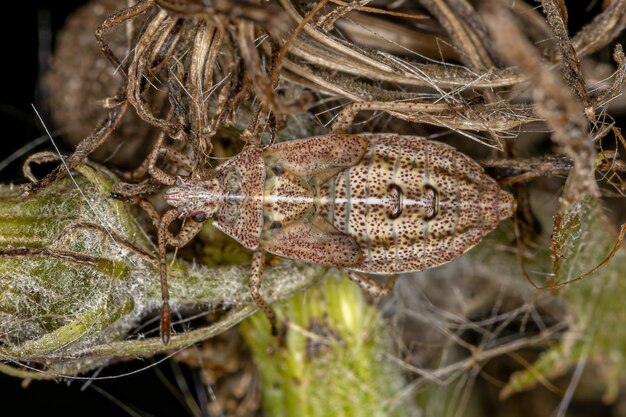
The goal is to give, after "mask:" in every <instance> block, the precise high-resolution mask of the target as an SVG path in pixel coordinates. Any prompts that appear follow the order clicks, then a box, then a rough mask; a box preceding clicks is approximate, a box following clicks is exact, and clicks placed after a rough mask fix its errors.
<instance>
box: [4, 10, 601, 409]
mask: <svg viewBox="0 0 626 417" xmlns="http://www.w3.org/2000/svg"><path fill="white" fill-rule="evenodd" d="M84 3H85V1H82V0H81V1H75V0H63V1H52V0H49V1H30V0H22V1H18V2H11V6H10V8H11V9H10V10H9V9H5V10H3V15H4V22H3V23H2V24H1V25H0V31H1V32H0V36H2V50H1V53H2V61H1V62H2V64H1V65H0V71H2V73H1V78H0V79H2V80H3V82H2V84H1V85H0V91H1V93H0V127H1V128H2V135H3V138H2V147H1V148H0V160H4V159H5V158H6V157H8V156H9V155H11V154H13V153H14V152H15V151H17V150H18V149H20V148H21V147H22V146H23V145H25V144H26V143H28V142H30V141H32V140H34V139H36V138H38V137H40V136H42V135H44V134H45V132H44V130H43V128H42V126H41V124H40V122H39V121H38V119H37V117H36V116H35V113H34V111H33V109H32V107H31V105H32V104H34V105H35V106H36V107H37V108H38V109H40V110H41V113H42V114H41V115H42V117H43V118H44V121H45V122H46V123H47V124H48V125H49V123H50V122H49V117H48V115H47V113H46V112H45V104H44V103H43V102H42V96H41V92H40V89H39V88H38V85H37V80H38V77H39V75H40V74H41V73H42V72H43V71H45V69H46V58H47V57H48V56H49V54H50V53H51V51H52V48H53V44H54V33H55V32H56V31H57V30H58V29H59V28H60V27H61V26H62V25H63V22H64V20H65V18H66V16H67V14H68V13H70V12H71V11H72V10H74V9H75V8H76V7H78V6H79V5H81V4H84ZM568 3H570V4H574V3H578V2H568ZM581 3H584V4H578V5H577V6H574V7H573V8H570V13H571V15H570V27H571V28H572V29H573V28H577V27H580V26H581V24H582V23H584V22H585V21H586V19H587V18H588V16H590V15H591V16H593V15H594V14H595V13H591V14H590V13H589V11H586V10H585V6H586V5H587V4H588V3H589V2H581ZM598 3H600V2H598ZM536 4H537V3H534V5H536ZM595 11H597V6H596V7H595V8H594V12H595ZM8 21H10V22H11V23H13V24H12V25H10V24H9V22H8ZM77 53H79V51H77ZM49 127H50V126H49ZM59 143H60V144H61V146H62V149H64V150H65V151H66V152H67V151H69V150H70V149H68V148H67V147H65V148H63V145H62V142H61V141H59ZM51 148H52V147H51V146H50V144H49V143H47V144H42V145H41V146H39V147H38V148H36V150H42V149H51ZM31 152H32V151H31ZM23 160H24V157H21V158H18V159H16V161H15V162H13V163H12V164H10V165H9V166H8V167H7V168H5V169H4V170H3V171H1V172H0V180H1V181H3V182H7V181H13V180H17V181H20V179H21V178H22V176H21V171H20V170H21V163H22V162H23ZM149 364H150V362H146V361H144V362H139V361H135V362H131V363H125V364H118V365H114V366H112V367H109V368H106V369H105V370H103V371H102V372H101V373H100V374H99V376H100V377H102V376H105V375H123V374H127V373H129V372H132V371H134V370H137V369H141V368H143V367H146V366H147V365H149ZM158 369H159V371H158V372H163V373H164V374H165V378H167V379H168V380H169V381H174V379H175V378H174V377H173V376H172V375H173V374H172V370H171V366H170V365H169V364H168V363H167V362H165V363H164V364H161V365H160V366H159V368H158ZM185 374H186V375H187V377H189V372H188V371H186V372H185ZM21 382H22V381H21V380H19V379H17V378H12V377H7V376H4V375H2V374H0V398H1V399H2V401H1V402H2V405H1V407H2V412H1V413H2V414H3V415H15V414H19V415H23V416H35V415H43V414H46V415H63V416H66V417H70V416H85V415H87V416H91V417H98V416H108V417H111V416H118V415H119V416H128V415H142V416H146V415H154V416H165V415H168V416H169V415H176V416H186V415H190V413H189V412H188V411H187V410H186V409H185V408H184V407H183V406H181V405H180V403H179V401H178V400H177V399H176V398H175V396H174V394H173V393H172V392H171V391H170V390H168V388H167V387H166V385H165V384H164V383H163V381H162V380H161V379H160V378H159V377H158V375H157V372H156V371H155V370H154V369H148V370H143V371H141V372H138V373H136V374H134V375H130V376H123V377H120V378H115V379H98V380H95V381H93V382H91V384H90V385H89V386H87V387H86V388H85V389H84V390H82V388H83V387H84V384H85V381H80V380H73V381H56V382H55V381H43V382H40V381H32V382H31V384H30V385H29V386H28V387H27V388H22V387H21ZM189 382H192V381H189ZM94 387H96V388H94ZM101 390H104V391H105V392H107V393H108V394H110V395H111V396H112V397H114V398H115V400H111V399H109V398H107V397H106V396H105V395H103V394H102V393H101ZM176 390H177V389H174V391H176ZM116 402H119V403H120V404H123V405H124V407H128V408H129V409H132V410H133V411H131V412H129V411H128V410H123V409H122V407H120V406H119V405H118V404H116ZM11 409H14V410H15V411H9V410H11ZM133 412H135V413H137V414H133Z"/></svg>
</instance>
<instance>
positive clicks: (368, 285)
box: [346, 271, 398, 297]
mask: <svg viewBox="0 0 626 417" xmlns="http://www.w3.org/2000/svg"><path fill="white" fill-rule="evenodd" d="M346 273H347V274H348V278H350V280H351V281H353V282H355V283H356V284H357V285H358V286H359V287H361V288H362V289H363V290H364V291H365V292H366V293H368V294H369V295H371V296H372V297H385V296H387V295H389V293H390V292H391V290H393V286H394V285H395V283H396V279H397V278H398V275H391V276H390V277H389V278H387V282H386V283H385V285H380V284H379V283H377V282H376V281H374V280H373V279H371V278H368V277H367V276H365V275H363V274H360V273H358V272H354V271H346Z"/></svg>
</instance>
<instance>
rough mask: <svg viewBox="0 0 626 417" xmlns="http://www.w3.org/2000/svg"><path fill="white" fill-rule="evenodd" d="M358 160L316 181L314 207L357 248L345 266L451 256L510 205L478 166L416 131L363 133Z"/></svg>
mask: <svg viewBox="0 0 626 417" xmlns="http://www.w3.org/2000/svg"><path fill="white" fill-rule="evenodd" d="M362 136H365V137H367V138H368V139H369V140H370V144H369V147H368V151H367V152H366V154H365V156H364V157H363V159H362V160H361V161H360V163H358V164H356V165H354V166H352V167H350V168H347V169H346V170H344V171H342V172H340V173H339V174H337V175H336V176H334V177H333V178H331V179H330V180H329V181H328V182H327V183H326V184H324V185H323V186H322V187H321V189H320V199H319V202H320V203H319V206H318V212H319V213H320V214H321V215H322V216H323V217H324V218H326V219H327V221H328V222H329V223H330V224H332V225H333V226H334V227H335V228H336V229H337V230H338V231H340V232H342V233H345V234H347V235H349V236H352V237H353V238H354V239H355V240H356V241H357V243H358V244H359V246H360V247H361V250H362V252H363V256H362V258H361V261H360V263H358V264H357V265H354V266H351V267H350V268H349V269H351V270H355V271H360V272H367V273H374V274H389V273H400V272H409V271H419V270H422V269H426V268H430V267H433V266H437V265H441V264H443V263H446V262H449V261H451V260H452V259H454V258H455V257H457V256H459V255H462V254H463V253H464V252H466V251H467V250H468V249H470V248H471V247H473V246H475V245H476V244H477V243H478V242H480V240H481V239H482V237H483V236H484V235H485V234H487V233H489V232H490V231H491V230H493V229H494V228H495V227H496V226H497V224H498V223H499V222H500V221H501V220H503V219H505V218H507V217H509V216H510V215H511V214H512V213H513V211H514V208H515V203H514V200H513V197H512V196H511V195H510V194H509V193H507V192H505V191H503V190H501V189H500V187H499V186H498V184H497V183H496V182H495V181H494V180H493V179H492V178H491V177H489V176H488V175H487V174H486V173H485V172H484V170H483V169H482V167H480V165H478V163H476V162H475V161H473V160H472V159H470V158H469V157H467V156H465V155H463V154H462V153H460V152H458V151H456V150H455V149H454V148H452V147H451V146H448V145H445V144H442V143H438V142H432V141H427V140H425V139H423V138H419V137H415V136H398V135H393V134H382V135H381V134H376V135H374V134H373V135H362Z"/></svg>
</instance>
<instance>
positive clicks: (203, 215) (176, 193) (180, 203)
mask: <svg viewBox="0 0 626 417" xmlns="http://www.w3.org/2000/svg"><path fill="white" fill-rule="evenodd" d="M163 198H165V201H167V204H169V205H171V206H174V207H176V208H177V209H178V213H179V214H178V218H180V219H183V218H190V219H192V220H194V221H196V222H203V221H205V220H206V219H208V218H210V217H212V216H213V214H215V212H216V211H217V209H218V208H219V207H220V205H221V204H222V201H223V195H222V193H221V192H220V184H219V182H218V180H217V179H215V178H212V179H208V180H196V179H193V178H189V177H178V178H176V186H175V187H172V188H170V189H169V190H167V191H166V192H165V194H164V195H163Z"/></svg>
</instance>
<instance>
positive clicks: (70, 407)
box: [0, 0, 193, 417]
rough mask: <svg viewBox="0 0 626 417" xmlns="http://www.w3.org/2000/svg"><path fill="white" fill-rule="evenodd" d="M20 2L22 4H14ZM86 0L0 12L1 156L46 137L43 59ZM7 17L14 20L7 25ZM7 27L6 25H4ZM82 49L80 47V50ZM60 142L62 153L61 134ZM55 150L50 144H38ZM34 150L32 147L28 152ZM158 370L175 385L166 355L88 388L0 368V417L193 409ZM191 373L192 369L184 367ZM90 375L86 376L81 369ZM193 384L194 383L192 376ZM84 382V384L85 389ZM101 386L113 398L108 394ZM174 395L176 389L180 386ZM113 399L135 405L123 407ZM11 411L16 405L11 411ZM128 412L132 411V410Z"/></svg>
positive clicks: (10, 169)
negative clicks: (17, 374) (41, 82)
mask: <svg viewBox="0 0 626 417" xmlns="http://www.w3.org/2000/svg"><path fill="white" fill-rule="evenodd" d="M17 3H20V4H17ZM85 3H86V1H83V0H81V1H75V0H63V1H52V0H49V1H31V0H22V1H18V2H11V6H10V8H11V10H10V11H7V10H6V9H5V10H3V12H2V13H3V16H4V19H3V20H4V21H3V23H2V24H1V25H0V31H1V32H0V36H2V50H1V53H2V60H1V62H2V64H1V65H0V71H2V73H1V77H0V79H2V80H3V83H2V84H1V85H0V126H1V129H2V140H1V143H2V146H1V147H0V161H1V160H4V159H5V158H7V157H9V156H10V155H12V154H13V153H14V152H15V151H17V150H18V149H20V148H21V147H22V146H24V145H25V144H27V143H29V142H31V141H33V140H34V139H37V138H38V137H41V136H42V135H45V131H44V129H43V128H42V125H41V123H40V122H39V120H38V118H37V116H36V115H35V112H34V110H33V108H32V106H31V105H35V107H36V108H37V109H38V111H40V113H41V116H42V117H43V119H44V121H45V123H46V125H47V127H48V128H49V129H52V126H51V125H50V123H51V122H50V120H49V117H48V114H47V113H46V110H45V103H44V102H43V101H42V94H41V90H40V88H39V87H38V84H37V80H38V78H39V75H40V74H41V73H42V72H43V71H45V69H46V65H47V64H46V60H47V57H49V54H50V53H51V49H52V48H53V44H54V33H55V32H56V31H57V30H58V29H59V28H61V27H62V25H63V22H64V21H65V18H66V16H67V15H68V14H69V13H71V12H72V11H73V10H75V9H76V8H77V7H79V6H80V5H82V4H85ZM7 21H11V22H12V23H13V25H9V24H8V23H7ZM9 26H11V27H9ZM77 53H80V51H77ZM57 143H58V144H59V145H60V147H61V149H62V151H64V152H65V153H67V152H69V151H71V149H70V148H69V147H67V146H64V144H63V142H62V138H58V140H57ZM44 149H53V148H52V146H51V144H50V142H47V143H43V144H42V145H40V146H38V147H37V148H35V150H44ZM31 152H33V151H31ZM24 158H25V156H22V157H20V158H17V159H16V160H15V162H13V163H11V164H10V165H8V166H7V167H6V168H5V169H4V170H3V171H1V172H0V180H1V181H2V182H8V181H14V180H15V181H17V182H21V181H24V180H23V176H22V174H21V164H22V162H23V161H24ZM151 363H152V361H134V362H129V363H123V364H117V365H113V366H112V367H108V368H106V369H105V370H103V371H102V372H101V373H100V374H99V375H98V376H99V377H102V376H113V375H123V374H127V373H129V372H133V371H135V370H138V369H142V368H144V367H147V366H148V365H150V364H151ZM158 372H161V373H163V374H164V375H165V378H167V379H168V380H169V381H171V383H173V384H174V385H176V383H175V382H174V381H175V378H174V376H173V373H172V368H171V366H170V364H169V362H168V361H166V362H164V363H162V364H161V365H159V366H158V370H155V369H148V370H143V371H141V372H138V373H136V374H134V375H130V376H123V377H120V378H114V379H98V380H95V381H93V382H91V383H90V384H89V385H88V386H87V387H84V386H85V382H87V381H84V380H83V381H81V380H73V381H67V380H66V381H32V382H31V383H30V385H29V386H28V387H27V388H25V389H24V388H22V387H21V382H22V381H21V380H20V379H18V378H13V377H8V376H5V375H3V374H0V399H1V401H0V403H1V405H0V407H2V411H0V415H5V416H12V415H21V416H41V415H61V416H65V417H71V416H90V417H99V416H102V417H105V416H106V417H112V416H129V415H141V416H148V415H153V416H189V415H191V414H190V413H189V412H188V411H187V410H186V409H185V408H184V407H183V406H182V405H181V404H180V402H179V401H178V400H177V399H176V397H175V396H174V394H173V393H172V392H171V391H170V390H168V388H167V387H166V385H165V384H164V383H163V381H162V380H161V379H160V378H159V376H158ZM184 374H185V375H186V376H187V377H188V378H189V375H190V373H189V370H186V369H184ZM85 376H89V375H85ZM189 383H190V384H192V385H193V381H192V380H190V381H189ZM83 388H84V389H83ZM102 390H103V391H105V392H106V393H108V394H110V395H111V396H112V397H114V398H115V400H111V399H109V398H106V394H102ZM174 391H175V392H176V391H178V392H177V395H180V392H179V389H178V388H174ZM116 402H119V404H123V405H124V407H128V408H129V409H131V410H133V411H131V412H129V411H127V410H123V409H122V408H121V407H120V406H119V405H118V404H116ZM13 410H14V411H13ZM133 412H135V413H137V414H132V413H133Z"/></svg>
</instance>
